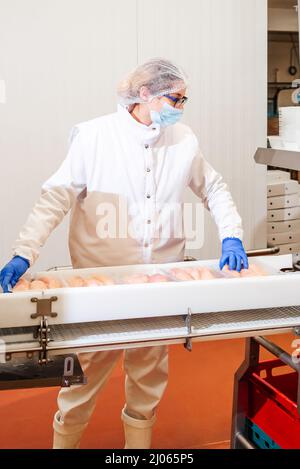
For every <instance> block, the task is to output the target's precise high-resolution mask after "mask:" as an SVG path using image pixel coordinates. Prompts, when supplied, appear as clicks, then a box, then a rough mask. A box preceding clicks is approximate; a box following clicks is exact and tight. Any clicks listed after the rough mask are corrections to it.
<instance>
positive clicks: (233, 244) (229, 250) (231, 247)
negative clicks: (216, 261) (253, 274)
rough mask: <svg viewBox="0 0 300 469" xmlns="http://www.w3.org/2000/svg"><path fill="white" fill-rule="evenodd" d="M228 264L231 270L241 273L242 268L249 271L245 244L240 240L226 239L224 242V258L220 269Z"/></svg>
mask: <svg viewBox="0 0 300 469" xmlns="http://www.w3.org/2000/svg"><path fill="white" fill-rule="evenodd" d="M226 264H228V265H229V270H237V271H238V272H240V271H241V270H242V268H244V269H248V267H249V264H248V258H247V254H246V253H245V249H244V246H243V243H242V241H241V240H240V239H238V238H226V239H224V240H223V242H222V257H221V259H220V269H221V270H222V269H223V267H224V266H225V265H226Z"/></svg>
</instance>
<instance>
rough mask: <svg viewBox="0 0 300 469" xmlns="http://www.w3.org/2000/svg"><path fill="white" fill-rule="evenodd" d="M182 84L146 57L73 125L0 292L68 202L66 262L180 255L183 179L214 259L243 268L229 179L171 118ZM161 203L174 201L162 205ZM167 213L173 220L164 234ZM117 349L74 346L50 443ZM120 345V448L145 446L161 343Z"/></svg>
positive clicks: (73, 441) (176, 72)
mask: <svg viewBox="0 0 300 469" xmlns="http://www.w3.org/2000/svg"><path fill="white" fill-rule="evenodd" d="M186 88H187V78H186V75H185V73H184V72H183V71H182V70H181V69H180V68H179V67H178V66H176V65H175V64H173V63H171V62H170V61H168V60H164V59H160V58H155V59H152V60H149V61H147V62H146V63H144V64H142V65H140V66H138V67H137V68H136V69H135V70H133V71H132V72H131V73H130V74H129V75H128V76H127V78H126V79H125V80H124V81H122V82H121V83H120V85H119V88H118V97H119V106H118V110H117V112H114V113H113V114H109V115H105V116H102V117H99V118H97V119H93V120H91V121H88V122H84V123H81V124H78V125H76V126H75V127H74V129H73V131H72V133H71V141H70V147H69V152H68V155H67V157H66V159H65V160H64V161H63V163H62V165H61V167H60V168H59V169H58V171H57V172H56V173H55V174H54V175H53V176H52V177H50V179H48V180H47V181H46V182H45V183H44V185H43V186H42V193H41V197H40V199H39V200H38V202H37V203H36V205H35V206H34V208H33V210H32V212H31V213H30V215H29V217H28V219H27V221H26V223H25V225H24V226H23V228H22V229H21V232H20V235H19V237H18V239H17V241H16V242H15V244H14V249H13V254H14V256H13V258H12V260H11V261H10V262H9V263H8V264H7V265H6V266H5V267H4V268H3V269H2V271H1V273H0V282H1V285H2V288H3V291H4V292H8V291H9V290H10V287H14V285H15V284H16V283H17V281H18V279H19V278H20V277H21V276H22V275H23V274H24V273H25V271H26V270H27V269H28V268H29V267H30V266H32V265H33V264H34V262H35V261H36V259H37V257H38V255H39V250H40V248H41V246H43V245H44V244H45V242H46V240H47V238H48V237H49V235H50V233H51V232H52V231H53V230H54V229H55V227H56V226H57V225H58V224H59V223H60V222H61V221H62V219H63V218H64V216H65V215H66V214H67V213H68V212H69V210H70V209H71V210H72V212H71V220H70V230H69V249H70V255H71V260H72V265H73V267H74V268H87V267H96V266H112V265H121V264H124V265H125V264H127V265H128V264H139V263H145V264H147V263H166V262H177V261H183V260H184V251H185V241H186V240H185V237H184V234H182V232H181V230H178V226H179V225H181V224H182V211H181V208H182V204H183V193H184V189H185V188H186V187H188V186H189V187H190V188H191V189H192V190H193V191H194V193H195V194H197V195H198V196H199V197H200V199H201V200H202V201H203V203H204V204H205V206H206V208H207V209H208V210H209V211H210V213H211V215H212V217H213V218H214V220H215V222H216V225H217V227H218V231H219V237H220V240H221V242H222V258H221V261H220V268H222V267H223V266H224V265H225V264H229V268H230V269H232V270H235V269H237V270H239V271H240V270H241V268H248V263H247V256H246V253H245V251H244V248H243V244H242V236H243V231H242V226H241V218H240V216H239V214H238V212H237V209H236V207H235V205H234V202H233V200H232V197H231V195H230V193H229V191H228V189H227V186H226V184H225V183H224V182H223V180H222V177H221V176H220V175H219V174H218V173H217V172H216V171H215V170H214V169H213V168H212V167H211V166H210V164H209V163H208V162H207V161H206V160H205V159H204V157H203V155H202V153H201V151H200V148H199V145H198V141H197V138H196V136H195V135H194V133H193V132H192V130H191V129H190V128H189V127H187V126H186V125H183V124H182V123H179V120H180V118H181V116H182V114H183V109H184V105H185V102H186V100H187V97H186V96H185V94H186ZM169 205H172V210H171V211H170V210H165V207H166V206H169ZM174 207H175V209H174ZM174 210H175V211H177V213H175V215H176V216H175V217H174ZM170 213H171V214H172V217H173V219H176V220H177V222H176V223H175V224H173V225H172V224H171V230H169V232H168V234H167V235H166V231H165V230H164V228H165V226H167V225H168V226H170V219H169V218H170ZM108 214H109V216H108ZM104 219H105V223H104V222H103V220H104ZM125 220H126V223H125ZM121 307H122V305H120V308H121ZM121 353H122V352H121V351H120V350H116V351H102V352H95V353H80V354H78V357H79V360H80V363H81V366H82V368H83V371H84V373H85V375H86V376H87V384H85V385H79V386H72V387H70V388H63V389H61V391H60V392H59V396H58V408H59V410H58V411H57V412H56V414H55V417H54V423H53V425H54V443H53V447H54V448H78V447H79V443H80V438H81V435H82V433H83V431H84V429H85V428H86V426H87V424H88V422H89V419H90V416H91V414H92V412H93V410H94V407H95V403H96V397H97V395H98V393H99V391H100V390H101V389H102V387H103V386H104V384H105V382H106V381H107V379H108V377H109V375H110V374H111V372H112V370H113V368H114V365H115V364H116V362H117V360H118V359H119V357H120V354H121ZM124 355H125V356H124V370H125V373H126V380H125V391H126V403H125V405H124V408H123V410H122V412H121V418H122V421H123V425H124V431H125V448H150V445H151V434H152V427H153V424H154V422H155V419H156V408H157V406H158V404H159V402H160V400H161V398H162V396H163V393H164V391H165V388H166V385H167V379H168V350H167V347H166V346H160V347H145V348H138V349H129V350H126V351H125V352H124ZM99 431H100V430H99ZM99 438H101V437H100V436H99Z"/></svg>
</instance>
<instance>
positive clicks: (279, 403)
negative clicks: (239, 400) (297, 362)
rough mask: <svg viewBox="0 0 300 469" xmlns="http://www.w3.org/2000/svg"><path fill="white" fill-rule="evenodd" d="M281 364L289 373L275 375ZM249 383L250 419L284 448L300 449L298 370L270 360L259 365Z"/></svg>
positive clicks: (278, 361)
mask: <svg viewBox="0 0 300 469" xmlns="http://www.w3.org/2000/svg"><path fill="white" fill-rule="evenodd" d="M280 367H281V368H282V371H285V370H287V372H286V373H284V374H280V375H275V374H274V370H275V369H278V368H280ZM247 384H248V393H249V394H248V406H249V407H248V415H247V416H248V418H250V419H251V420H252V421H253V422H254V423H255V424H256V425H258V426H259V427H260V428H261V429H262V430H263V431H264V432H265V433H266V434H267V435H268V436H269V437H270V438H271V439H272V440H274V441H275V442H276V443H277V444H278V445H279V446H280V447H281V448H284V449H299V448H300V415H299V413H298V409H297V388H298V373H297V372H296V371H294V370H293V369H291V368H289V367H287V365H285V364H284V363H283V362H282V361H281V360H270V361H266V362H262V363H260V364H259V365H258V367H256V369H255V370H254V371H253V372H252V373H251V375H250V377H249V380H248V381H247Z"/></svg>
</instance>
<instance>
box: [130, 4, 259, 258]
mask: <svg viewBox="0 0 300 469" xmlns="http://www.w3.org/2000/svg"><path fill="white" fill-rule="evenodd" d="M138 8H139V11H138V23H139V37H138V39H139V61H140V62H142V61H143V60H145V59H147V58H149V57H151V56H165V57H169V58H171V59H173V60H175V61H177V62H178V63H179V64H180V65H182V66H183V67H184V68H185V69H186V71H187V72H188V74H189V76H190V78H191V84H190V90H189V93H188V94H189V96H190V103H189V104H188V105H187V108H186V113H185V122H186V123H187V124H189V125H190V126H191V127H192V128H193V129H194V131H195V132H196V134H197V136H198V138H199V140H200V144H201V148H202V150H203V152H204V154H205V156H206V158H207V159H208V160H209V162H210V163H211V164H212V165H213V166H214V167H215V168H216V169H217V170H218V171H220V172H221V173H222V174H223V176H224V178H225V180H226V182H227V183H228V184H229V187H230V189H231V192H232V194H233V197H234V199H235V201H236V204H237V206H238V209H239V211H240V213H241V215H242V217H243V222H244V228H245V242H246V246H247V248H254V247H256V248H258V247H263V246H265V244H266V233H265V216H266V200H265V168H263V167H257V166H255V164H254V160H253V156H254V153H255V150H256V148H257V147H258V146H265V145H266V135H267V85H266V83H267V2H266V0H209V1H208V0H187V1H186V2H182V1H181V0H164V1H160V0H152V1H151V2H144V1H139V2H138ZM191 198H192V199H193V200H194V198H193V196H191V195H190V194H189V195H187V200H192V199H191ZM205 220H206V221H205V244H204V248H203V249H202V250H201V251H200V252H197V253H196V255H198V256H199V255H201V257H204V258H208V257H215V256H216V254H217V252H216V251H217V250H218V248H217V246H218V240H217V234H216V229H215V227H214V225H213V223H212V221H211V219H210V217H209V216H206V218H205Z"/></svg>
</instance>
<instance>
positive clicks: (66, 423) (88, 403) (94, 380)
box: [53, 346, 168, 436]
mask: <svg viewBox="0 0 300 469" xmlns="http://www.w3.org/2000/svg"><path fill="white" fill-rule="evenodd" d="M122 353H124V364H123V367H124V371H125V375H126V377H125V395H126V404H125V407H124V409H123V414H125V415H127V416H128V417H131V418H132V419H137V420H149V421H154V420H155V409H156V407H157V405H158V404H159V402H160V400H161V398H162V396H163V393H164V391H165V389H166V386H167V380H168V348H167V346H159V347H144V348H135V349H128V350H125V351H124V352H123V351H122V350H113V351H103V352H93V353H81V354H78V358H79V361H80V364H81V366H82V369H83V372H84V374H85V376H86V377H87V384H84V385H78V386H71V387H70V388H62V389H61V391H60V392H59V395H58V399H57V402H58V408H59V412H57V413H56V415H55V418H54V423H53V426H54V430H55V431H56V432H57V433H59V434H61V435H65V436H67V435H69V436H71V435H74V436H75V434H77V435H78V434H81V433H82V432H83V431H84V429H85V428H86V426H87V424H88V422H89V419H90V417H91V415H92V413H93V410H94V408H95V405H96V399H97V395H98V393H99V392H100V391H101V389H102V388H103V386H104V385H105V383H106V381H107V380H108V378H109V376H110V374H111V372H112V371H113V368H114V366H115V365H116V363H117V361H118V359H119V357H120V356H121V355H122ZM123 416H124V415H123ZM123 420H124V419H123ZM149 423H150V422H149Z"/></svg>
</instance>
